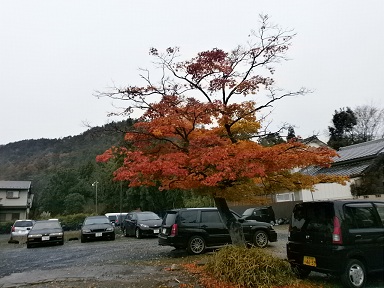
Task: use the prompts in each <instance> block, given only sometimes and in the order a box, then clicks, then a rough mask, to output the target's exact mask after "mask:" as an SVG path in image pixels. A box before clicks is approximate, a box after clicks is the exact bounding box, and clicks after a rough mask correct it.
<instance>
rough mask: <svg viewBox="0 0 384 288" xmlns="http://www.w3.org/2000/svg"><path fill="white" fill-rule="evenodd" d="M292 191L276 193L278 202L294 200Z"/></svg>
mask: <svg viewBox="0 0 384 288" xmlns="http://www.w3.org/2000/svg"><path fill="white" fill-rule="evenodd" d="M292 200H293V199H292V197H291V193H283V194H276V202H284V201H292Z"/></svg>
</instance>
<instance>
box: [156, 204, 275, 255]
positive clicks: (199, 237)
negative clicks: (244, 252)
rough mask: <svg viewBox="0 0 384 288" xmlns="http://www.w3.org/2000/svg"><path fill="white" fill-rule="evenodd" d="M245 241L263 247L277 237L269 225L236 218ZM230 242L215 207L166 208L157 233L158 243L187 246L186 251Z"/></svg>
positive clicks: (193, 252)
mask: <svg viewBox="0 0 384 288" xmlns="http://www.w3.org/2000/svg"><path fill="white" fill-rule="evenodd" d="M232 213H233V215H234V216H235V218H236V219H238V220H239V222H240V223H241V225H242V227H243V231H244V236H245V239H246V241H247V242H249V243H252V244H254V245H256V246H258V247H265V246H267V244H268V241H270V242H276V241H277V234H276V231H275V230H274V229H273V227H272V225H270V224H267V223H263V222H257V221H254V220H250V221H247V220H244V219H240V216H239V215H237V214H236V213H235V212H233V211H232ZM229 243H231V237H230V236H229V232H228V229H227V228H226V226H225V225H224V222H223V221H222V219H221V217H220V214H219V211H218V210H217V208H184V209H175V210H170V211H167V213H166V215H165V216H164V218H163V223H162V225H161V229H160V234H159V245H162V246H173V247H175V248H177V249H185V248H186V249H187V251H188V252H189V253H190V254H200V253H203V252H204V251H205V249H206V248H218V247H220V246H223V245H225V244H229Z"/></svg>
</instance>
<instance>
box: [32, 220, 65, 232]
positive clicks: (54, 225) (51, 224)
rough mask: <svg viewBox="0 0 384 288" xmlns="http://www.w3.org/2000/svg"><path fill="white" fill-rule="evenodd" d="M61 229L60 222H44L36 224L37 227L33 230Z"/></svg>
mask: <svg viewBox="0 0 384 288" xmlns="http://www.w3.org/2000/svg"><path fill="white" fill-rule="evenodd" d="M52 228H53V229H56V228H58V229H60V228H61V226H60V223H59V222H58V221H42V222H39V221H38V222H36V223H35V225H34V226H33V228H32V229H33V230H36V229H52Z"/></svg>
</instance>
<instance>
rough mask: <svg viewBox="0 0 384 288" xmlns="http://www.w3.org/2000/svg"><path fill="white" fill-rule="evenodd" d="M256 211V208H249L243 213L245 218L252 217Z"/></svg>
mask: <svg viewBox="0 0 384 288" xmlns="http://www.w3.org/2000/svg"><path fill="white" fill-rule="evenodd" d="M254 209H255V208H249V209H247V210H245V211H244V213H243V216H251V215H252V212H253V210H254Z"/></svg>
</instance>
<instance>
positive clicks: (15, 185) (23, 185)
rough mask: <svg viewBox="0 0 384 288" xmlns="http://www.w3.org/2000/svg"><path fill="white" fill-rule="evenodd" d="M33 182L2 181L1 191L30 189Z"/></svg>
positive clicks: (0, 182)
mask: <svg viewBox="0 0 384 288" xmlns="http://www.w3.org/2000/svg"><path fill="white" fill-rule="evenodd" d="M30 188H31V181H0V189H30Z"/></svg>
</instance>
